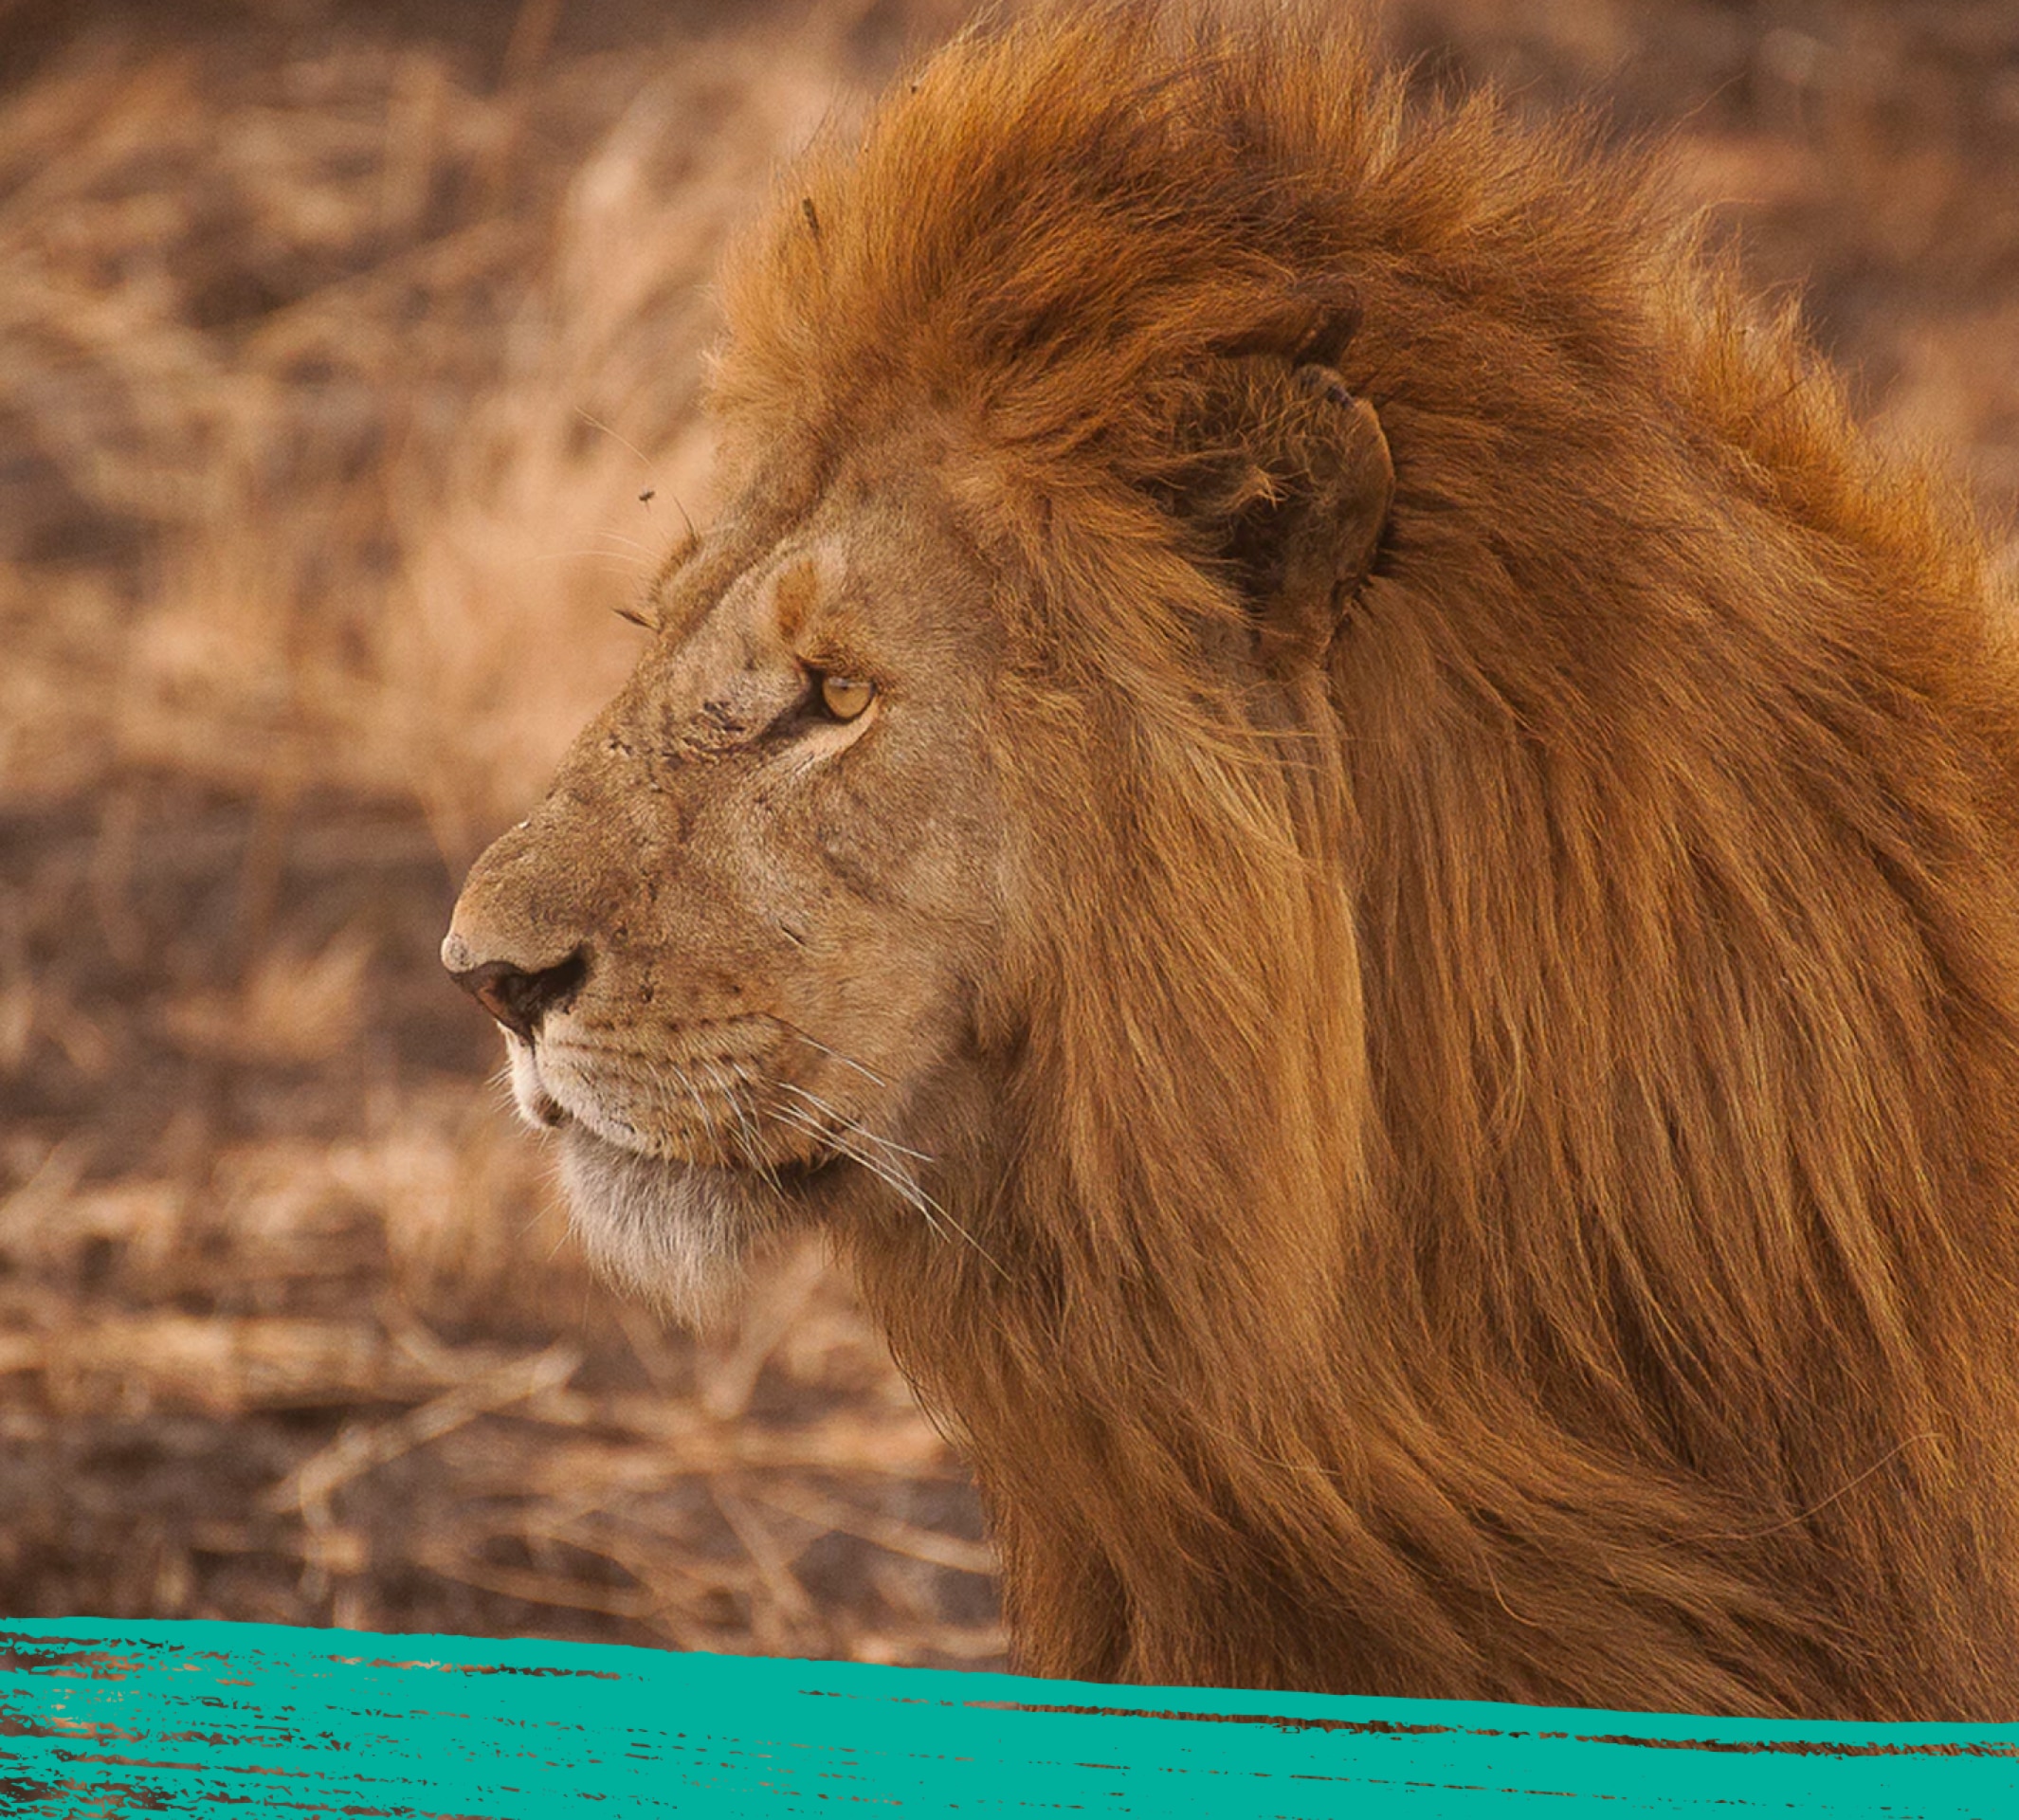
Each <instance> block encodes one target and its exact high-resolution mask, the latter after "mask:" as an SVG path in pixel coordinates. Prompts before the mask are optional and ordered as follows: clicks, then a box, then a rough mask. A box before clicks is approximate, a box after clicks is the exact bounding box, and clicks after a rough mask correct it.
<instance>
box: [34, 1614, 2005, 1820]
mask: <svg viewBox="0 0 2019 1820" xmlns="http://www.w3.org/2000/svg"><path fill="white" fill-rule="evenodd" d="M1213 1721H1218V1722H1213ZM1578 1798H1582V1799H1583V1800H1584V1801H1585V1802H1586V1803H1588V1804H1590V1803H1596V1802H1600V1801H1602V1802H1604V1803H1605V1804H1606V1806H1605V1808H1604V1809H1603V1810H1602V1811H1604V1812H1605V1813H1607V1814H1613V1815H1621V1816H1626V1815H1640V1814H1648V1815H1693V1814H1700V1813H1703V1812H1705V1811H1708V1810H1711V1809H1716V1810H1718V1811H1719V1812H1720V1813H1722V1814H1726V1815H1731V1816H1742V1815H1745V1814H1748V1813H1757V1814H1767V1813H1773V1814H1776V1815H1779V1814H1786V1813H1789V1812H1791V1811H1792V1812H1797V1813H1821V1814H1826V1815H1829V1816H1832V1817H1847V1816H1864V1815H1870V1816H1874V1820H1877V1817H1878V1816H1885V1817H1886V1820H1910V1817H1911V1816H1917V1815H1928V1816H1935V1815H1972V1816H1977V1817H1979V1820H2014V1816H2019V1725H1974V1726H1956V1725H1890V1726H1886V1725H1847V1724H1823V1723H1816V1724H1807V1723H1790V1722H1780V1721H1761V1720H1705V1719H1695V1718H1691V1717H1689V1716H1687V1715H1672V1714H1671V1715H1661V1714H1656V1715H1650V1714H1645V1713H1601V1712H1585V1711H1575V1710H1569V1709H1555V1708H1547V1707H1531V1706H1497V1705H1481V1704H1465V1703H1457V1702H1433V1701H1399V1700H1397V1701H1384V1700H1344V1699H1336V1698H1331V1697H1326V1696H1320V1695H1308V1694H1306V1695H1297V1694H1255V1693H1244V1692H1238V1691H1231V1690H1221V1689H1214V1688H1146V1687H1113V1686H1100V1685H1093V1684H1090V1683H1079V1682H1056V1681H1033V1680H1028V1679H1025V1678H1022V1677H1019V1676H1014V1675H971V1674H956V1673H945V1672H938V1671H931V1670H925V1669H902V1668H872V1667H866V1666H863V1665H856V1664H850V1663H828V1662H781V1661H761V1660H755V1659H751V1658H743V1657H731V1656H704V1655H682V1654H678V1653H674V1652H670V1651H668V1652H660V1651H654V1650H647V1649H628V1648H616V1647H591V1646H587V1645H576V1644H562V1643H537V1642H525V1641H518V1642H502V1641H491V1640H487V1639H482V1638H468V1637H389V1636H374V1635H369V1634H366V1633H363V1632H355V1631H341V1630H296V1629H286V1628H284V1627H280V1626H268V1625H237V1624H172V1623H141V1622H133V1623H117V1622H111V1621H103V1620H96V1619H82V1618H79V1619H60V1620H43V1621H32V1622H31V1621H27V1620H0V1813H5V1814H9V1815H12V1814H19V1815H24V1816H43V1815H58V1814H62V1815H66V1816H67V1815H73V1814H97V1813H105V1814H115V1813H116V1814H126V1813H136V1812H152V1813H166V1814H176V1815H181V1814H239V1815H242V1814H244V1813H246V1811H249V1810H272V1811H281V1812H291V1813H297V1814H351V1815H359V1816H377V1815H398V1816H414V1815H470V1816H482V1820H549V1817H550V1816H555V1817H558V1816H577V1815H579V1816H585V1817H587V1816H597V1817H598V1820H611V1817H613V1816H628V1815H634V1814H635V1815H641V1816H647V1817H649V1816H655V1815H662V1814H675V1813H678V1814H700V1815H710V1814H752V1815H779V1814H812V1813H834V1812H837V1811H842V1810H845V1809H859V1810H866V1811H890V1812H899V1813H914V1814H922V1813H942V1812H957V1813H961V1814H984V1815H988V1814H1000V1815H1009V1814H1017V1815H1027V1816H1028V1815H1033V1814H1043V1813H1052V1812H1061V1811H1078V1812H1085V1813H1096V1814H1105V1813H1135V1814H1162V1813H1173V1814H1178V1813H1183V1814H1203V1815H1212V1816H1220V1815H1226V1816H1229V1820H1246V1817H1247V1816H1255V1820H1261V1817H1262V1816H1283V1815H1298V1816H1301V1815H1335V1814H1339V1815H1355V1816H1359V1815H1372V1816H1380V1815H1386V1814H1391V1813H1392V1814H1405V1815H1412V1816H1416V1815H1433V1814H1460V1815H1505V1814H1518V1815H1524V1816H1525V1815H1532V1814H1537V1813H1549V1814H1558V1815H1560V1814H1561V1813H1562V1812H1563V1811H1564V1807H1563V1804H1564V1802H1565V1800H1566V1799H1570V1800H1575V1799H1578ZM1573 1811H1591V1812H1592V1813H1594V1814H1595V1813H1597V1812H1599V1811H1601V1810H1599V1809H1598V1808H1596V1807H1595V1806H1587V1807H1586V1808H1584V1809H1576V1810H1573Z"/></svg>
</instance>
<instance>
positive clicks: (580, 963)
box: [451, 948, 589, 1042]
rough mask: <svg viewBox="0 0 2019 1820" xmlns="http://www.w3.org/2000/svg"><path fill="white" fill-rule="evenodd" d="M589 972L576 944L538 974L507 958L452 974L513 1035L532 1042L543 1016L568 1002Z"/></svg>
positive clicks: (457, 982) (459, 984) (489, 961)
mask: <svg viewBox="0 0 2019 1820" xmlns="http://www.w3.org/2000/svg"><path fill="white" fill-rule="evenodd" d="M588 972H589V963H588V962H587V961H586V960H584V959H583V957H582V951H581V950H580V949H579V948H577V949H576V950H575V951H574V953H573V954H572V955H570V956H568V958H567V959H566V960H564V961H562V962H561V963H560V964H559V965H558V966H555V967H543V968H542V969H541V970H540V971H539V972H538V973H537V974H529V973H527V972H526V971H525V970H524V969H523V968H520V967H515V966H513V965H512V963H511V962H510V961H508V960H487V961H485V962H484V963H483V964H482V966H481V967H469V968H465V969H464V971H463V972H462V973H460V974H452V975H451V977H452V978H453V979H454V980H455V982H456V984H457V985H458V986H460V987H462V988H463V990H464V992H467V993H469V995H470V996H471V997H472V998H474V999H475V1000H476V1001H477V1003H478V1004H480V1005H482V1007H483V1009H484V1010H487V1011H488V1012H490V1014H491V1015H492V1016H493V1017H495V1018H496V1019H497V1020H498V1021H499V1023H500V1024H502V1025H503V1026H504V1027H505V1028H506V1029H508V1030H510V1031H511V1032H512V1034H513V1035H515V1036H521V1037H524V1038H525V1039H526V1040H527V1041H528V1042H531V1041H532V1038H533V1032H534V1030H535V1029H536V1028H538V1025H539V1021H540V1019H541V1018H543V1017H545V1016H546V1014H547V1013H548V1012H549V1011H551V1010H556V1009H557V1008H559V1007H560V1006H563V1005H565V1004H567V1002H568V1001H569V1000H570V999H571V998H573V996H574V995H575V993H576V992H577V991H579V990H580V988H581V984H582V980H583V976H584V975H585V974H587V973H588Z"/></svg>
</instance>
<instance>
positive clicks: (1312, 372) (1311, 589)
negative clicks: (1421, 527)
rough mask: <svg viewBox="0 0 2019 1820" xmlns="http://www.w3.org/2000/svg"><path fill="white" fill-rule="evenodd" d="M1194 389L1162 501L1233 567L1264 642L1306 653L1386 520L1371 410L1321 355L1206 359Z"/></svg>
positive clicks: (1345, 596)
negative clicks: (1176, 472) (1176, 470)
mask: <svg viewBox="0 0 2019 1820" xmlns="http://www.w3.org/2000/svg"><path fill="white" fill-rule="evenodd" d="M1193 399H1194V401H1195V402H1194V404H1193V410H1192V413H1191V414H1192V417H1193V422H1192V424H1191V427H1190V428H1191V435H1190V436H1189V437H1188V436H1185V434H1184V431H1183V430H1182V429H1181V431H1180V435H1181V438H1182V439H1183V440H1184V441H1186V442H1188V443H1189V445H1190V447H1189V449H1188V454H1189V457H1190V460H1189V462H1188V464H1187V467H1186V470H1185V473H1184V478H1183V479H1182V481H1181V482H1180V483H1179V484H1178V486H1177V487H1176V488H1174V489H1173V492H1172V494H1171V496H1170V497H1171V499H1172V502H1173V506H1174V507H1175V508H1176V509H1177V510H1178V512H1179V513H1180V514H1181V516H1183V517H1184V518H1186V519H1189V520H1190V521H1191V524H1192V526H1193V527H1194V528H1195V529H1196V530H1197V531H1198V532H1199V534H1200V535H1201V537H1202V539H1203V541H1204V543H1205V545H1206V548H1207V550H1208V552H1209V554H1210V555H1211V556H1212V557H1214V558H1217V559H1218V560H1221V561H1224V562H1225V563H1226V564H1227V565H1228V567H1229V569H1230V570H1231V572H1232V577H1233V580H1234V583H1235V585H1236V587H1237V588H1238V589H1239V590H1240V592H1241V593H1242V595H1243V597H1244V598H1245V599H1246V602H1247V604H1248V607H1249V610H1250V611H1251V612H1252V613H1253V615H1254V621H1255V628H1256V632H1257V636H1258V639H1259V641H1260V643H1261V646H1262V647H1263V649H1264V653H1265V654H1269V655H1277V654H1282V655H1297V656H1305V657H1316V656H1318V655H1319V654H1320V653H1322V652H1323V650H1324V648H1325V646H1327V645H1328V644H1329V643H1330V642H1331V639H1332V635H1333V632H1334V630H1335V629H1336V628H1337V625H1338V621H1339V617H1340V615H1341V613H1342V612H1343V611H1344V610H1346V608H1347V606H1348V605H1349V603H1350V602H1351V600H1352V598H1353V596H1354V594H1355V592H1356V591H1357V590H1358V588H1359V587H1360V584H1361V583H1362V582H1363V581H1365V580H1366V578H1367V575H1368V573H1369V572H1370V571H1371V570H1372V568H1373V562H1374V558H1375V555H1376V554H1377V552H1378V550H1379V548H1380V543H1381V537H1382V534H1383V532H1384V531H1386V529H1387V528H1388V516H1389V506H1390V504H1391V501H1392V500H1393V498H1394V492H1395V469H1394V464H1393V462H1392V460H1391V457H1390V455H1389V447H1388V438H1387V437H1386V436H1385V435H1384V434H1383V433H1382V429H1381V420H1380V418H1379V416H1378V415H1377V414H1376V413H1375V410H1374V408H1373V405H1371V404H1370V403H1368V401H1367V400H1366V399H1364V398H1356V397H1355V396H1354V394H1353V393H1352V391H1350V390H1349V389H1348V387H1347V385H1346V382H1345V380H1344V379H1342V378H1341V377H1340V376H1339V374H1338V373H1337V372H1336V371H1335V370H1334V369H1333V368H1332V367H1331V366H1329V365H1327V364H1325V363H1324V362H1322V361H1318V360H1310V359H1302V360H1296V361H1292V360H1287V359H1284V358H1282V356H1280V355H1235V356H1230V357H1228V358H1226V359H1224V360H1222V361H1220V362H1217V363H1215V370H1214V371H1213V372H1212V373H1210V375H1207V376H1206V377H1205V379H1204V383H1203V384H1201V385H1199V386H1197V388H1196V389H1195V390H1194V391H1193Z"/></svg>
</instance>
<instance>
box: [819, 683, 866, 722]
mask: <svg viewBox="0 0 2019 1820" xmlns="http://www.w3.org/2000/svg"><path fill="white" fill-rule="evenodd" d="M875 694H876V684H875V683H864V682H863V681H862V680H861V679H860V678H859V677H853V676H823V677H822V678H821V679H820V703H821V706H822V707H824V708H826V709H827V711H828V713H829V714H831V715H832V716H833V717H834V718H835V719H837V720H853V719H855V718H856V716H857V715H859V714H861V713H862V711H863V710H864V708H866V707H867V706H868V705H869V701H870V698H871V697H872V696H874V695H875Z"/></svg>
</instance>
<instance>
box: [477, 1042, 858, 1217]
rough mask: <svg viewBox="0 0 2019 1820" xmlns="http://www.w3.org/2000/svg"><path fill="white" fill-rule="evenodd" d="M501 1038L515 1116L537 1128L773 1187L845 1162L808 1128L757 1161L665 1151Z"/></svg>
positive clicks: (798, 1184)
mask: <svg viewBox="0 0 2019 1820" xmlns="http://www.w3.org/2000/svg"><path fill="white" fill-rule="evenodd" d="M504 1039H505V1048H506V1051H507V1053H508V1056H509V1058H510V1064H511V1086H512V1101H513V1104H514V1106H515V1107H516V1108H517V1109H518V1115H519V1117H520V1118H521V1119H524V1120H525V1122H526V1123H527V1124H529V1125H531V1126H532V1127H533V1128H534V1129H535V1130H536V1131H553V1132H566V1133H568V1134H569V1135H570V1137H571V1138H572V1139H573V1140H574V1141H581V1140H585V1139H586V1140H589V1141H591V1142H593V1143H596V1144H601V1145H606V1146H608V1147H609V1149H611V1150H614V1151H618V1152H622V1153H624V1154H626V1155H628V1156H635V1157H638V1158H640V1159H641V1160H643V1161H646V1162H650V1163H652V1164H655V1165H657V1166H659V1167H660V1168H662V1169H664V1170H665V1171H667V1172H669V1173H671V1174H680V1173H682V1172H683V1171H700V1172H705V1173H707V1174H711V1175H718V1176H723V1177H737V1176H742V1177H749V1178H751V1179H753V1180H755V1179H760V1178H761V1180H763V1181H764V1182H765V1183H768V1184H769V1185H771V1186H772V1187H773V1188H774V1189H778V1190H784V1191H792V1190H804V1189H809V1188H811V1187H812V1186H814V1185H815V1184H816V1183H818V1182H820V1181H822V1180H824V1179H825V1178H827V1177H828V1176H831V1175H833V1174H837V1173H839V1172H840V1171H841V1170H843V1169H844V1168H845V1167H846V1163H847V1160H848V1159H847V1157H846V1156H845V1155H844V1154H843V1152H842V1150H841V1149H840V1148H839V1147H837V1146H836V1145H835V1144H833V1143H831V1142H828V1141H827V1140H826V1139H824V1138H821V1137H816V1136H815V1135H814V1134H812V1133H810V1132H809V1133H808V1134H807V1135H808V1138H809V1142H808V1145H807V1148H806V1149H805V1150H804V1151H803V1152H801V1153H800V1154H798V1155H794V1156H782V1157H773V1158H766V1159H764V1160H763V1161H761V1162H757V1161H741V1160H738V1159H737V1158H736V1157H734V1156H719V1157H717V1158H714V1159H711V1160H709V1161H707V1162H703V1161H701V1160H700V1159H698V1158H693V1157H688V1156H682V1155H679V1154H677V1153H675V1152H672V1151H669V1149H668V1148H667V1146H666V1145H665V1143H664V1141H658V1140H655V1139H654V1138H652V1137H648V1136H647V1135H646V1133H644V1132H641V1131H639V1130H638V1129H637V1128H636V1127H634V1126H632V1125H630V1124H628V1123H626V1122H625V1121H624V1120H622V1119H616V1118H613V1117H611V1116H610V1115H609V1114H608V1113H605V1112H603V1111H601V1110H600V1109H599V1108H594V1107H590V1106H584V1107H575V1106H571V1105H568V1104H566V1103H564V1102H563V1101H562V1099H561V1098H560V1094H561V1093H562V1092H566V1091H568V1089H567V1087H565V1086H561V1085H560V1083H553V1084H550V1083H549V1080H548V1078H547V1075H546V1073H545V1072H544V1071H543V1070H542V1068H541V1066H540V1060H539V1052H538V1048H537V1045H536V1044H535V1043H532V1042H528V1041H527V1040H526V1039H525V1038H523V1037H521V1036H518V1035H517V1034H515V1033H514V1032H513V1031H511V1030H506V1031H505V1032H504Z"/></svg>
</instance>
